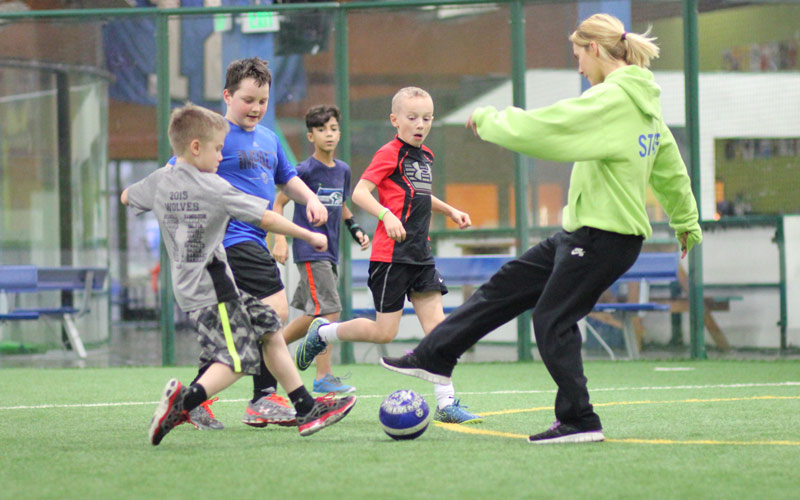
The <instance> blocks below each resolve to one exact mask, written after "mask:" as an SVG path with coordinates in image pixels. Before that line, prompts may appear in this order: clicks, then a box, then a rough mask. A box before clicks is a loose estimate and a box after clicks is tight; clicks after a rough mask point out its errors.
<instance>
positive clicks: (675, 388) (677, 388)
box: [0, 382, 800, 411]
mask: <svg viewBox="0 0 800 500" xmlns="http://www.w3.org/2000/svg"><path fill="white" fill-rule="evenodd" d="M752 387H800V382H766V383H743V384H709V385H671V386H645V387H599V388H590V389H589V392H590V393H593V392H614V391H645V392H647V391H680V390H698V389H747V388H752ZM555 392H556V390H555V389H547V390H537V389H533V390H526V391H522V390H511V391H488V392H462V391H459V393H458V394H459V395H462V394H467V395H488V396H492V395H506V394H555ZM386 396H387V395H386V394H364V395H361V394H359V395H358V397H359V399H372V398H385V397H386ZM245 401H249V399H247V398H242V399H220V400H219V401H218V403H241V402H245ZM154 404H158V401H127V402H118V403H75V404H43V405H19V406H0V411H4V410H43V409H49V408H60V409H63V408H112V407H115V406H142V405H146V406H150V405H154Z"/></svg>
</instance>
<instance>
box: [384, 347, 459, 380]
mask: <svg viewBox="0 0 800 500" xmlns="http://www.w3.org/2000/svg"><path fill="white" fill-rule="evenodd" d="M381 365H383V367H384V368H387V369H389V370H392V371H393V372H397V373H402V374H403V375H411V376H412V377H417V378H421V379H422V380H427V381H428V382H433V383H434V384H442V385H446V384H449V383H450V375H445V374H444V373H440V372H439V371H437V370H435V369H433V368H431V367H428V366H423V364H422V361H420V359H419V358H418V357H417V356H416V354H414V352H413V351H409V352H407V353H406V355H405V356H402V357H400V358H388V357H383V358H381Z"/></svg>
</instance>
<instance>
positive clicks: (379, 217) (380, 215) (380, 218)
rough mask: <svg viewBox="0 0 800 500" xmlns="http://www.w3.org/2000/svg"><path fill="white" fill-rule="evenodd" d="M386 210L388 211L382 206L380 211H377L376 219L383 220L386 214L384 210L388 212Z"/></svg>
mask: <svg viewBox="0 0 800 500" xmlns="http://www.w3.org/2000/svg"><path fill="white" fill-rule="evenodd" d="M388 211H389V209H388V208H386V207H383V210H381V211H380V213H378V220H379V221H382V220H383V216H384V215H386V212H388Z"/></svg>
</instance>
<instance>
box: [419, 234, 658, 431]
mask: <svg viewBox="0 0 800 500" xmlns="http://www.w3.org/2000/svg"><path fill="white" fill-rule="evenodd" d="M642 241H643V239H642V237H640V236H630V235H622V234H618V233H612V232H608V231H603V230H600V229H595V228H591V227H583V228H581V229H579V230H577V231H575V232H572V233H567V232H565V231H561V232H559V233H557V234H555V235H553V236H551V237H550V238H548V239H546V240H544V241H542V242H541V243H539V244H538V245H536V246H534V247H532V248H530V249H529V250H528V251H527V252H525V253H524V254H523V255H521V256H520V257H519V258H518V259H515V260H513V261H511V262H508V263H506V264H505V265H503V266H502V267H501V268H500V269H499V270H498V271H497V273H495V275H494V276H492V277H491V278H490V279H489V281H487V282H486V283H485V284H484V285H483V286H481V287H480V288H479V289H478V290H477V291H476V292H475V293H474V294H473V295H472V297H470V298H469V299H468V300H467V301H466V302H465V303H464V304H463V305H462V306H461V307H459V308H458V309H456V310H455V311H454V312H453V313H451V314H450V315H449V316H448V317H447V319H445V321H443V322H442V323H440V324H439V325H438V326H437V327H436V328H434V330H433V331H432V332H431V333H430V334H428V335H427V336H426V337H425V338H424V339H423V340H422V342H420V344H419V346H417V348H416V349H414V352H415V354H416V355H417V356H418V357H420V359H422V360H425V361H427V362H429V363H431V364H432V366H434V367H437V368H438V369H439V370H438V371H442V372H444V373H450V372H451V371H452V369H453V367H455V365H456V363H457V361H458V358H459V357H460V356H461V355H462V354H463V353H464V352H466V351H467V349H469V348H470V347H472V346H473V345H475V344H476V343H477V342H478V341H479V340H480V339H481V338H483V337H484V336H485V335H487V334H488V333H490V332H491V331H493V330H494V329H496V328H497V327H499V326H501V325H503V324H504V323H507V322H508V321H510V320H511V319H513V318H515V317H516V316H518V315H519V314H520V313H522V312H523V311H525V310H526V309H531V308H534V312H533V329H534V334H535V336H536V345H537V347H538V348H539V354H540V355H541V357H542V361H543V362H544V364H545V366H546V367H547V370H548V371H549V372H550V375H551V376H552V377H553V380H554V381H555V382H556V384H557V385H558V394H557V395H556V405H555V408H556V418H557V419H558V420H559V421H561V422H562V423H568V424H571V425H576V426H578V427H579V428H582V429H587V430H594V429H599V428H600V418H599V417H598V416H597V414H595V413H594V411H593V409H592V405H591V404H590V403H589V392H588V390H587V388H586V377H585V376H584V374H583V361H582V359H581V343H582V340H581V334H580V330H579V329H578V325H577V323H578V321H579V320H580V319H582V318H583V317H585V316H586V315H587V314H589V313H590V312H591V311H592V308H593V307H594V305H595V304H596V303H597V300H598V299H599V298H600V295H601V294H602V293H603V292H604V291H605V290H607V289H608V287H610V286H611V285H612V284H613V283H614V282H615V281H616V280H617V279H618V278H619V277H620V276H622V275H623V274H624V273H625V271H627V270H628V269H629V268H630V267H631V266H632V265H633V263H634V262H635V261H636V258H637V257H638V256H639V252H640V251H641V249H642ZM446 278H447V277H446V276H445V279H446Z"/></svg>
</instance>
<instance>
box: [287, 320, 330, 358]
mask: <svg viewBox="0 0 800 500" xmlns="http://www.w3.org/2000/svg"><path fill="white" fill-rule="evenodd" d="M328 323H330V322H329V321H328V320H327V319H325V318H316V319H315V320H314V321H312V322H311V325H310V326H309V327H308V332H307V333H306V336H305V337H303V340H301V341H300V345H299V346H297V350H296V351H295V353H294V362H295V364H296V365H297V368H299V369H300V370H305V369H306V368H308V367H309V366H311V363H312V362H313V361H314V358H316V357H317V355H318V354H320V353H322V352H324V351H325V348H326V347H328V344H326V343H325V341H324V340H322V338H320V336H319V327H321V326H323V325H327V324H328Z"/></svg>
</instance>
